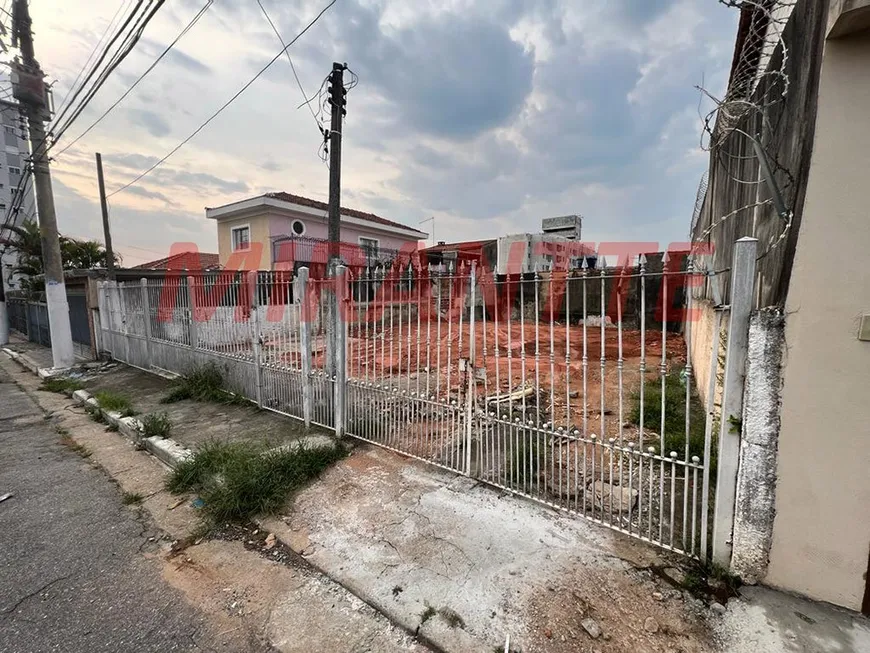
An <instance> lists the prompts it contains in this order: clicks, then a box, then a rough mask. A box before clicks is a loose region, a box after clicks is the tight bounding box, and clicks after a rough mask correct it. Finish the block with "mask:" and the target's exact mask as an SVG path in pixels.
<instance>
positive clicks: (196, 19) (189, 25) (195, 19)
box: [55, 0, 214, 157]
mask: <svg viewBox="0 0 870 653" xmlns="http://www.w3.org/2000/svg"><path fill="white" fill-rule="evenodd" d="M212 4H214V0H208V2H206V4H205V5H204V6H203V7H202V8H201V9H200V10H199V12H197V14H196V15H195V16H194V17H193V18H191V19H190V22H188V23H187V25H186V26H185V27H184V29H183V30H181V32H180V33H179V34H178V36H176V37H175V39H174V40H173V41H172V42H171V43H170V44H169V45H168V46H166V48H165V49H164V50H163V52H161V53H160V55H159V56H158V57H157V59H155V60H154V62H153V63H152V64H151V65H150V66H148V68H147V69H146V70H145V72H143V73H142V74H141V75H140V76H139V78H138V79H137V80H136V81H135V82H133V84H132V85H131V86H130V88H128V89H127V90H126V91H125V92H124V94H123V95H122V96H121V97H119V98H118V99H117V100H116V101H115V103H114V104H113V105H112V106H110V107H109V108H108V109H106V110H105V111H104V112H103V114H102V115H101V116H100V117H99V118H97V119H96V120H95V121H94V122H92V123H91V125H90V126H89V127H88V128H87V129H85V131H83V132H82V133H81V134H79V135H78V136H77V137H76V138H75V140H73V141H72V142H70V143H69V144H67V145H66V146H65V147H64V148H63V149H62V150H61V151H60V152H58V153H57V154H55V157H59V156H60V155H61V154H63V153H64V152H66V151H67V150H68V149H69V148H71V147H72V146H73V145H75V144H76V143H78V142H79V141H80V140H81V139H82V138H84V137H85V136H87V135H88V133H90V131H91V130H92V129H93V128H94V127H96V126H97V125H98V124H99V123H100V122H101V121H102V120H103V118H105V117H106V116H107V115H109V113H111V112H112V110H113V109H114V108H115V107H117V106H118V105H119V104H120V103H121V102H123V100H124V98H126V97H127V96H128V95H129V94H130V93H131V92H132V91H133V89H134V88H136V86H137V85H138V84H139V82H141V81H142V80H143V79H145V77H146V76H147V75H148V73H150V72H151V71H152V70H154V68H155V66H157V64H158V63H160V61H161V60H162V59H163V57H165V56H166V54H167V53H168V52H169V51H170V50H171V49H172V48H173V47H174V46H175V45H176V44H177V43H178V42H179V41H180V40H181V39H182V37H183V36H184V35H185V34H187V33H188V32H189V31H190V30H191V29H193V27H194V26H195V25H196V24H197V22H199V19H200V18H202V16H203V15H204V14H205V12H206V11H208V9H209V7H211V6H212ZM57 138H59V137H57ZM57 138H56V140H57Z"/></svg>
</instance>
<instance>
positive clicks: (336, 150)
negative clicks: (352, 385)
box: [326, 62, 347, 376]
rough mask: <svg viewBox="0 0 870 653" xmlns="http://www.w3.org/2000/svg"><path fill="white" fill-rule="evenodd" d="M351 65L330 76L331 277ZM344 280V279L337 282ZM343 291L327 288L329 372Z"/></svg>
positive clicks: (337, 256)
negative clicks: (346, 82) (347, 72)
mask: <svg viewBox="0 0 870 653" xmlns="http://www.w3.org/2000/svg"><path fill="white" fill-rule="evenodd" d="M346 69H347V64H342V63H337V62H336V63H333V64H332V73H331V74H330V76H329V104H330V105H331V106H332V120H331V122H330V126H329V263H328V264H327V276H329V277H330V278H336V274H335V270H336V268H337V267H338V266H339V265H340V264H341V137H342V133H341V130H342V118H343V117H344V116H346V115H347V109H346V108H345V107H346V106H347V90H346V89H345V88H344V71H345V70H346ZM336 283H340V281H336ZM338 294H341V293H335V292H329V291H327V297H326V302H327V323H326V372H327V374H329V375H330V376H332V375H334V374H335V371H336V358H337V357H336V353H337V352H336V346H337V343H338V342H339V340H338V339H337V338H336V333H335V331H336V327H337V326H338V321H339V316H340V314H339V311H338V305H337V301H336V296H337V295H338Z"/></svg>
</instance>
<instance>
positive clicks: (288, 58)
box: [257, 0, 323, 135]
mask: <svg viewBox="0 0 870 653" xmlns="http://www.w3.org/2000/svg"><path fill="white" fill-rule="evenodd" d="M257 4H258V5H260V9H262V10H263V15H264V16H265V17H266V20H267V21H269V25H271V27H272V31H273V32H275V36H277V37H278V41H279V42H280V43H281V47H283V48H284V52H285V53H286V54H287V61H288V63H289V64H290V69H291V70H292V71H293V77H295V78H296V83H297V84H298V85H299V91H300V92H301V93H302V97H303V98H305V97H308V94H307V93H306V92H305V89H304V88H303V87H302V82H301V81H300V80H299V75H298V74H297V73H296V66H294V65H293V57H291V56H290V53H289V52H288V51H287V44H286V43H284V39H283V38H281V33H280V32H279V31H278V28H277V27H275V23H273V22H272V19H271V18H270V17H269V12H267V11H266V8H265V7H264V6H263V3H262V2H261V1H260V0H257ZM306 106H307V107H308V110H309V111H310V112H311V117H312V118H314V122H315V123H316V124H317V128H318V129H319V130H320V133H321V135H322V134H323V125H322V124H321V122H320V121H319V120H318V119H317V116H316V115H315V113H314V109H312V108H311V104H310V103H306Z"/></svg>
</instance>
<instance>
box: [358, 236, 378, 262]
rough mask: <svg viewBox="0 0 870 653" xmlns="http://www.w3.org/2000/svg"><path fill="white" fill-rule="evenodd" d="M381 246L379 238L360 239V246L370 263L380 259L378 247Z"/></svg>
mask: <svg viewBox="0 0 870 653" xmlns="http://www.w3.org/2000/svg"><path fill="white" fill-rule="evenodd" d="M379 245H380V243H379V241H378V239H377V238H362V237H360V239H359V246H360V249H362V251H363V254H365V257H366V258H367V259H368V260H369V261H373V260H375V259H376V258H378V246H379Z"/></svg>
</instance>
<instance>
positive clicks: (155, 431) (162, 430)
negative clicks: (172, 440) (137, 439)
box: [142, 413, 172, 438]
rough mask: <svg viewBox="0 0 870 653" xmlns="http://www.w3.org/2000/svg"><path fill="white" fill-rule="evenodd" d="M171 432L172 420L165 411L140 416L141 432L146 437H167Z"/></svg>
mask: <svg viewBox="0 0 870 653" xmlns="http://www.w3.org/2000/svg"><path fill="white" fill-rule="evenodd" d="M171 432H172V422H171V421H170V420H169V415H168V414H166V413H152V414H151V415H146V416H145V417H143V418H142V434H143V436H144V437H146V438H151V437H155V436H156V437H158V438H168V437H169V434H170V433H171Z"/></svg>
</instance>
